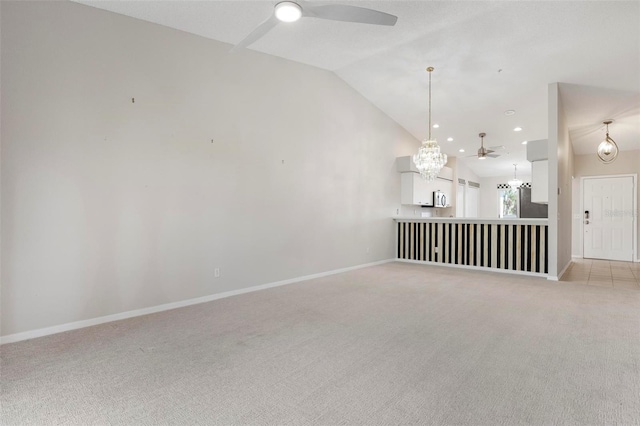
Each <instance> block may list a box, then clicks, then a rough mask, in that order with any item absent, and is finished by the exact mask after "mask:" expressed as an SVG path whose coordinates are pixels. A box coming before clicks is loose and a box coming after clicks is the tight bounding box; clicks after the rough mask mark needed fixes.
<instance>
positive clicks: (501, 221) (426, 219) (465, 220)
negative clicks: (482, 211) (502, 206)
mask: <svg viewBox="0 0 640 426" xmlns="http://www.w3.org/2000/svg"><path fill="white" fill-rule="evenodd" d="M393 220H395V221H397V222H436V223H437V222H441V223H490V224H505V225H509V224H512V225H548V223H549V220H548V219H535V218H529V219H527V218H522V219H503V218H488V217H417V216H395V217H394V218H393Z"/></svg>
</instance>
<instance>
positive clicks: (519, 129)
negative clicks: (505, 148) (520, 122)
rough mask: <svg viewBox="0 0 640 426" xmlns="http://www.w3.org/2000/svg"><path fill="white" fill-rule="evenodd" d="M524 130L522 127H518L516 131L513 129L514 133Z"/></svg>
mask: <svg viewBox="0 0 640 426" xmlns="http://www.w3.org/2000/svg"><path fill="white" fill-rule="evenodd" d="M521 130H522V127H516V128H515V129H513V131H514V132H519V131H521Z"/></svg>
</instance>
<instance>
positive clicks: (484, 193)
mask: <svg viewBox="0 0 640 426" xmlns="http://www.w3.org/2000/svg"><path fill="white" fill-rule="evenodd" d="M485 161H488V160H485ZM511 179H513V175H509V176H492V177H482V178H480V211H479V213H480V217H487V218H493V219H495V218H497V217H498V185H499V184H506V183H507V182H509V180H511ZM518 179H521V180H522V181H523V182H531V175H530V174H522V175H521V174H520V173H518Z"/></svg>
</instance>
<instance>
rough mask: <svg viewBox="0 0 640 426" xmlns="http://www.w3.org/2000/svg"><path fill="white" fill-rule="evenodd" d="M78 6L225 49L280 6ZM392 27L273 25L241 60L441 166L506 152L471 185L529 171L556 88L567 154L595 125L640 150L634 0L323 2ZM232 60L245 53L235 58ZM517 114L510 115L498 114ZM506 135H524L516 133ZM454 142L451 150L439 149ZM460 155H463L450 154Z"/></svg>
mask: <svg viewBox="0 0 640 426" xmlns="http://www.w3.org/2000/svg"><path fill="white" fill-rule="evenodd" d="M79 2H80V3H84V4H88V5H91V6H95V7H98V8H101V9H105V10H109V11H112V12H116V13H120V14H123V15H128V16H131V17H135V18H138V19H142V20H145V21H150V22H154V23H158V24H161V25H165V26H168V27H172V28H176V29H179V30H183V31H187V32H190V33H194V34H198V35H201V36H203V37H207V38H211V39H215V40H218V41H222V42H225V43H229V45H230V46H229V47H230V48H231V47H232V45H234V44H236V43H238V42H239V41H240V40H242V39H243V38H244V37H245V36H246V35H247V34H249V33H250V32H251V31H252V30H253V29H254V28H255V27H256V26H258V25H259V24H260V23H261V22H262V21H264V20H265V19H267V18H268V17H269V16H270V15H271V14H272V13H273V7H274V5H275V4H276V3H277V1H275V0H274V1H271V0H264V1H153V0H143V1H87V0H80V1H79ZM324 3H340V4H350V5H354V6H362V7H367V8H372V9H377V10H380V11H384V12H387V13H390V14H393V15H396V16H398V22H397V24H396V25H395V26H391V27H388V26H376V25H367V24H356V23H345V22H335V21H327V20H320V19H314V18H304V19H302V20H300V21H298V22H296V23H291V24H284V23H281V24H279V25H278V26H276V27H275V28H274V29H273V30H271V31H270V32H269V33H267V34H266V35H265V36H264V37H263V38H261V39H259V40H258V41H256V42H255V43H254V44H252V45H250V46H249V47H248V49H253V50H257V51H260V52H264V53H267V54H271V55H275V56H279V57H283V58H286V59H290V60H293V61H298V62H302V63H305V64H309V65H313V66H316V67H320V68H323V69H326V70H330V71H333V72H335V73H336V74H337V75H338V76H339V77H341V78H342V79H343V80H344V81H346V82H347V83H348V84H349V85H351V86H352V87H353V88H355V89H356V90H357V91H358V92H360V93H361V94H362V95H363V96H364V97H365V98H367V99H368V100H370V101H371V102H372V103H373V104H375V105H376V106H378V107H379V108H380V109H381V110H382V111H384V112H385V113H386V114H388V115H389V116H390V117H391V118H393V119H394V120H395V121H397V122H398V123H399V124H400V125H402V126H403V127H404V128H406V129H407V130H408V131H409V132H411V133H412V134H413V135H415V137H416V138H418V139H420V140H421V139H423V138H424V137H425V136H426V135H427V130H428V129H427V127H428V126H427V82H428V75H427V72H426V71H425V68H426V67H427V66H433V67H435V71H434V73H433V81H432V87H433V101H432V105H433V106H432V108H433V122H434V123H438V124H439V126H440V127H439V128H437V129H433V131H432V133H433V135H435V137H436V138H437V139H438V142H439V143H440V145H441V147H442V149H443V151H444V152H446V153H447V154H448V155H450V156H458V157H464V156H467V155H473V154H474V153H475V151H476V150H477V148H478V146H479V143H480V140H479V138H478V133H480V132H485V133H486V134H487V136H486V138H485V145H486V146H493V145H504V146H505V149H504V150H502V151H500V152H501V153H502V154H503V155H501V156H500V157H499V158H497V159H491V160H487V161H483V162H479V161H477V159H476V158H473V157H472V158H465V159H464V160H463V161H464V162H465V163H466V164H468V165H469V166H470V167H471V168H472V169H473V170H474V171H476V173H478V174H479V175H480V176H496V175H508V174H510V173H511V172H512V170H513V163H518V164H519V167H518V170H524V172H525V173H526V170H527V168H528V166H529V165H528V163H527V162H526V159H525V152H526V147H525V146H524V145H523V144H522V142H523V141H525V140H538V139H546V138H547V120H548V118H547V90H548V84H549V83H555V82H559V83H563V84H562V85H561V97H562V100H563V103H564V106H565V112H566V117H567V122H568V125H569V128H570V135H571V138H572V142H573V144H574V151H575V152H576V153H578V154H584V153H594V152H595V150H596V147H597V145H598V143H599V142H600V141H601V140H602V138H603V136H604V132H603V125H602V123H601V122H602V121H603V120H605V119H614V120H615V121H614V123H613V124H612V125H611V126H610V133H611V136H612V137H613V138H614V139H615V140H616V142H617V143H618V144H619V145H620V148H621V150H631V149H640V2H638V1H589V2H581V1H469V2H466V1H401V0H386V1H331V2H324ZM233 54H236V55H242V54H246V52H243V51H239V52H236V53H233ZM507 110H514V111H515V114H512V115H505V111H507ZM515 127H522V129H523V130H522V131H520V132H515V131H514V130H513V129H514V128H515ZM448 138H452V141H448V140H447V139H448ZM460 149H464V150H465V152H464V153H460V152H459V150H460Z"/></svg>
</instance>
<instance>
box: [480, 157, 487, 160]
mask: <svg viewBox="0 0 640 426" xmlns="http://www.w3.org/2000/svg"><path fill="white" fill-rule="evenodd" d="M485 158H487V157H478V160H484V159H485Z"/></svg>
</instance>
